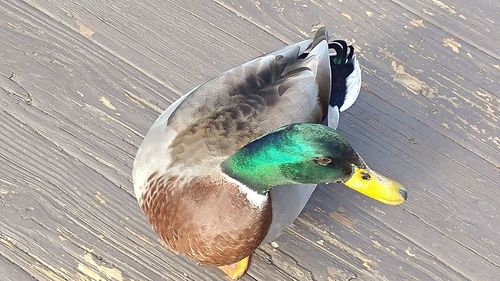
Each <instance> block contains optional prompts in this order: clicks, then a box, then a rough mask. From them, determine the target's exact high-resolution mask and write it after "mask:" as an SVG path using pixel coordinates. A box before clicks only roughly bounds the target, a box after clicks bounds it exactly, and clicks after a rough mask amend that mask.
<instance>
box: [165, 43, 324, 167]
mask: <svg viewBox="0 0 500 281" xmlns="http://www.w3.org/2000/svg"><path fill="white" fill-rule="evenodd" d="M310 45H311V41H310V40H308V41H303V42H301V43H297V44H294V45H291V46H289V47H286V48H284V49H282V50H280V51H277V52H274V53H270V54H268V55H265V56H262V57H260V58H256V59H254V60H252V61H250V62H248V63H245V64H243V65H241V66H239V67H236V68H234V69H231V70H229V71H226V72H224V73H223V74H221V75H219V76H217V77H215V78H213V79H211V80H209V81H207V82H206V83H204V84H202V85H201V86H199V87H198V88H197V89H196V90H195V91H193V92H192V93H191V94H190V95H189V96H188V97H186V99H185V100H184V101H183V102H182V103H181V104H180V106H179V107H178V108H177V109H176V110H175V111H174V112H173V113H172V115H171V117H170V118H169V120H168V126H169V127H171V128H173V129H175V131H176V132H178V134H177V137H176V139H175V140H174V141H173V142H172V145H171V148H172V151H171V152H172V154H171V155H172V159H173V161H174V162H175V161H182V162H184V163H196V162H198V161H199V160H200V159H202V158H203V157H221V156H228V155H230V154H232V153H233V152H234V151H236V150H237V149H239V148H241V147H242V146H244V145H245V144H247V143H248V142H250V141H252V140H254V139H256V138H258V137H260V136H262V135H265V134H268V133H270V132H272V131H274V130H275V129H277V128H279V127H281V126H284V125H287V124H290V123H298V122H316V123H318V122H320V121H321V120H322V119H323V117H324V116H325V115H326V112H327V110H328V102H329V95H330V85H331V75H330V65H329V55H328V44H327V43H326V40H323V41H320V42H319V43H318V45H316V46H315V47H314V48H312V50H311V51H310V52H309V53H307V55H306V56H305V57H301V55H302V54H303V52H304V51H305V50H306V49H307V47H308V46H310Z"/></svg>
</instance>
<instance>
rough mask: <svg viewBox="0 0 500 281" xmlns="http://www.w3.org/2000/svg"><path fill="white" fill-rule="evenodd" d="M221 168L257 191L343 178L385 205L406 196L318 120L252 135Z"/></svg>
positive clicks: (334, 180)
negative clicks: (249, 141)
mask: <svg viewBox="0 0 500 281" xmlns="http://www.w3.org/2000/svg"><path fill="white" fill-rule="evenodd" d="M222 171H223V172H224V173H226V174H227V175H228V176H230V177H232V178H234V179H236V180H238V181H239V182H241V183H243V184H245V185H246V186H248V187H250V188H251V189H253V190H255V191H257V192H258V193H261V194H265V193H267V192H268V191H269V190H270V189H271V188H273V187H274V186H278V185H285V184H298V183H302V184H320V183H331V182H343V183H345V184H346V185H347V186H349V187H351V188H353V189H355V190H357V191H359V192H361V193H363V194H365V195H367V196H369V197H372V198H374V199H377V200H379V201H382V202H384V203H387V204H393V205H395V204H400V203H402V202H404V200H405V199H406V191H405V189H404V188H403V187H402V185H401V184H399V183H397V182H395V181H392V180H389V179H387V178H385V177H383V176H382V175H380V174H377V173H376V172H374V171H372V170H371V169H369V168H368V167H367V166H366V164H365V163H364V161H363V160H362V159H361V158H360V157H359V155H358V154H357V153H356V152H355V151H354V149H353V148H352V147H351V145H350V144H349V143H348V142H347V140H346V139H345V138H344V137H343V136H341V135H340V134H339V133H338V132H337V131H336V130H334V129H332V128H329V127H327V126H324V125H321V124H310V123H299V124H291V125H288V126H285V127H282V128H280V129H278V130H276V131H274V132H272V133H270V134H268V135H265V136H263V137H261V138H259V139H256V140H254V141H253V142H251V143H249V144H247V145H246V146H244V147H243V148H241V149H239V150H238V151H236V152H235V153H234V154H233V155H231V156H230V157H229V158H228V159H226V161H224V162H223V163H222Z"/></svg>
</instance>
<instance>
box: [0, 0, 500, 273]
mask: <svg viewBox="0 0 500 281" xmlns="http://www.w3.org/2000/svg"><path fill="white" fill-rule="evenodd" d="M490 4H491V5H490ZM488 5H490V6H491V7H493V6H494V5H498V4H496V2H495V1H493V2H492V3H489V2H488V3H486V2H485V3H480V4H478V5H472V4H470V3H468V2H465V1H460V2H458V3H457V2H456V1H455V3H454V5H451V4H450V3H447V2H445V1H425V0H420V1H417V2H415V3H414V2H411V3H410V2H408V1H396V0H394V1H372V0H363V1H359V2H356V3H354V2H352V1H339V2H330V1H278V2H264V1H241V2H238V4H235V3H233V2H230V1H222V0H216V1H213V2H210V3H205V2H203V1H192V3H191V4H190V5H189V7H187V6H185V5H183V4H182V2H180V1H150V2H148V3H143V2H140V3H115V2H112V3H108V2H105V1H98V0H94V1H80V2H78V3H74V1H34V0H29V1H15V2H9V3H3V4H2V5H0V9H1V12H0V24H1V25H0V26H2V28H0V38H2V40H1V42H0V50H1V51H0V52H1V56H2V58H3V59H2V60H1V61H0V87H1V88H2V90H3V91H0V115H1V116H0V119H1V120H2V122H0V127H1V130H2V132H5V133H3V134H2V135H1V136H0V142H1V143H2V145H0V166H1V167H6V169H0V203H1V205H0V213H1V214H2V216H1V218H0V242H1V243H0V265H1V266H0V268H2V269H1V270H0V271H1V273H5V274H6V275H5V276H11V277H9V278H11V280H28V279H30V278H35V279H42V280H75V279H78V278H80V279H82V280H97V279H99V278H101V279H105V280H129V279H131V280H159V279H167V280H172V279H174V280H219V279H220V276H221V275H220V274H219V272H217V271H216V270H213V269H204V268H200V267H198V266H196V265H194V264H192V263H191V262H189V261H187V260H186V259H184V258H182V257H180V256H175V255H173V254H172V253H169V252H168V251H167V250H165V249H164V248H162V246H161V245H160V243H159V242H158V240H157V238H156V236H155V234H154V233H153V232H152V231H151V230H150V227H149V226H148V225H147V223H146V222H145V220H144V217H143V216H142V214H141V212H140V210H139V208H137V203H136V202H135V199H134V198H133V195H132V188H131V180H130V170H131V164H132V160H133V156H134V154H135V151H136V149H137V146H138V145H139V144H140V141H141V139H142V137H143V135H144V134H145V132H146V131H147V129H148V128H149V126H150V124H151V123H152V122H153V120H154V119H155V118H156V116H157V115H158V114H159V112H161V111H162V109H164V108H166V107H167V106H168V104H170V102H172V101H173V100H174V99H175V98H176V97H178V96H179V95H180V94H182V93H184V92H186V91H188V90H189V89H191V88H192V87H193V86H195V85H196V84H198V83H200V82H201V81H203V80H205V79H207V78H209V77H210V76H213V75H215V74H216V73H219V72H220V71H222V70H224V69H227V68H229V67H231V66H235V65H238V64H240V63H242V62H244V61H246V60H248V59H250V58H252V57H254V56H257V55H259V54H262V53H263V52H266V51H270V50H273V49H275V48H279V47H281V46H283V45H284V44H285V43H291V42H295V41H298V40H301V39H302V38H305V37H306V36H310V35H311V34H312V32H313V30H314V29H316V28H317V27H318V26H319V25H321V24H324V25H326V26H328V27H329V28H330V30H332V31H334V32H335V34H337V35H338V36H340V37H347V38H348V39H350V40H352V41H353V42H355V44H356V46H357V48H358V49H359V51H360V60H361V63H362V66H363V71H364V85H363V91H362V95H361V97H360V99H359V101H358V102H357V103H356V104H355V105H354V106H353V108H351V109H350V110H349V111H348V112H346V113H345V114H343V118H342V120H341V126H340V130H341V131H342V132H343V133H345V134H346V135H347V136H348V138H349V139H350V140H351V142H352V143H353V145H354V146H355V147H356V149H357V150H358V151H359V152H360V153H361V154H362V155H363V156H364V158H365V160H367V161H368V163H371V166H372V167H373V168H376V169H377V170H380V171H381V172H383V173H386V174H388V175H390V176H392V177H395V178H398V179H400V180H401V181H403V182H404V183H406V184H407V185H408V186H409V187H410V200H409V201H408V202H407V204H405V205H404V206H403V207H401V208H392V207H388V206H382V205H380V204H378V203H375V202H373V201H370V200H368V199H366V198H363V197H361V196H360V195H358V194H355V193H354V192H351V191H349V190H347V189H345V188H342V187H340V186H337V185H334V186H324V187H321V188H320V189H319V190H318V191H317V192H316V193H315V194H314V196H313V198H312V200H311V202H310V203H309V204H308V206H307V209H306V210H305V211H304V213H303V214H302V215H301V217H300V219H299V220H298V221H297V222H296V223H295V225H294V226H293V227H292V228H290V229H289V230H288V231H287V232H286V233H285V234H284V235H283V236H282V237H280V238H279V239H278V240H277V243H278V245H279V247H278V248H277V249H275V248H273V247H271V246H264V247H262V248H261V249H259V250H258V251H257V252H256V255H255V257H254V259H253V265H254V266H253V267H252V268H251V269H250V272H249V275H247V276H246V277H245V280H351V279H357V280H402V279H404V280H468V279H472V280H492V279H494V278H496V272H498V270H500V266H499V265H500V256H499V254H498V253H499V252H500V246H499V243H500V240H499V237H498V235H497V233H498V231H499V230H500V229H499V226H498V224H495V223H494V222H495V221H496V220H498V214H497V210H498V206H500V197H499V196H498V195H497V192H496V188H497V182H498V180H499V179H500V176H499V174H498V166H499V162H500V161H499V157H498V155H499V154H498V152H499V140H498V126H497V123H498V111H497V110H498V108H500V107H499V103H500V100H499V98H498V93H497V91H496V90H497V89H498V82H497V80H498V72H499V68H498V65H499V61H498V54H497V53H496V48H495V47H496V46H497V45H498V35H496V34H495V33H494V32H493V31H494V30H495V29H494V23H492V22H491V21H493V20H494V18H495V17H494V16H495V14H494V13H493V12H492V11H493V10H492V9H488V8H487V7H490V6H488ZM450 9H451V10H453V11H455V13H452V12H451V10H450ZM464 18H465V20H464ZM477 42H481V44H478V43H477ZM61 257H63V258H61ZM478 268H480V269H481V270H478Z"/></svg>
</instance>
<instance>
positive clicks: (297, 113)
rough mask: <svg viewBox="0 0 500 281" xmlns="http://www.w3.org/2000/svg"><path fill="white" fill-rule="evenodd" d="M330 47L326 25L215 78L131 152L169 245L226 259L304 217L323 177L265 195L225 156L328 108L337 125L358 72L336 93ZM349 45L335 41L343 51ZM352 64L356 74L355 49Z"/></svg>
mask: <svg viewBox="0 0 500 281" xmlns="http://www.w3.org/2000/svg"><path fill="white" fill-rule="evenodd" d="M335 48H338V46H336V47H335ZM344 49H346V48H344ZM331 50H332V48H331V45H330V47H329V42H328V39H327V35H326V31H325V30H324V29H321V30H319V31H318V33H317V34H316V37H315V38H314V39H312V40H306V41H303V42H300V43H297V44H294V45H291V46H288V47H285V48H283V49H281V50H279V51H276V52H273V53H270V54H266V55H264V56H262V57H259V58H256V59H254V60H251V61H249V62H247V63H245V64H243V65H241V66H238V67H236V68H233V69H231V70H228V71H226V72H224V73H222V74H220V75H219V76H217V77H215V78H212V79H211V80H208V81H207V82H205V83H204V84H202V85H200V86H198V87H197V88H195V89H194V90H192V91H191V92H190V93H188V94H186V95H184V96H183V97H181V98H180V99H178V100H177V101H176V102H174V103H173V104H172V105H171V106H170V107H169V108H167V110H166V111H165V112H164V113H163V114H162V115H161V116H160V117H159V118H158V119H157V120H156V122H155V123H154V124H153V125H152V127H151V129H150V130H149V132H148V134H147V135H146V137H145V139H144V141H143V143H142V144H141V146H140V148H139V150H138V152H137V156H136V158H135V160H134V168H133V180H134V191H135V195H136V197H137V200H138V201H139V205H140V206H141V208H142V209H143V211H144V212H145V214H146V217H147V219H148V221H149V222H150V223H151V224H152V226H153V228H154V230H155V231H156V232H157V233H158V234H159V235H160V237H161V238H162V239H163V240H164V241H165V243H166V244H167V245H168V247H170V248H171V249H172V250H174V251H176V252H180V253H182V254H184V255H187V256H189V257H190V258H192V259H193V260H195V261H196V262H198V263H200V264H203V265H211V266H223V265H228V264H232V263H236V262H238V261H240V260H242V259H244V258H245V257H248V256H250V255H251V254H252V252H253V251H254V250H255V249H256V248H257V247H258V246H259V245H260V244H261V243H263V241H272V240H273V239H275V238H276V237H277V236H278V235H279V234H280V233H281V232H282V230H283V229H284V228H285V227H287V226H288V225H289V224H291V223H292V222H293V220H294V219H295V218H296V217H297V216H298V215H299V213H300V212H301V210H302V209H303V207H304V206H305V204H306V203H307V201H308V199H309V197H310V196H311V194H312V192H313V191H314V189H315V187H316V184H298V183H297V184H292V185H290V184H287V185H283V186H278V187H276V188H273V189H272V190H271V191H270V192H266V193H261V192H257V191H255V190H254V189H252V188H249V187H248V186H246V185H245V184H242V183H241V182H240V181H238V180H235V179H234V178H232V177H230V176H228V175H227V174H226V173H224V172H223V170H222V168H221V164H222V163H223V162H224V161H225V160H226V159H227V158H228V157H230V156H231V155H233V154H234V153H235V152H236V151H238V150H239V149H241V148H242V147H244V146H245V145H247V144H249V143H251V142H252V141H254V140H256V139H258V138H260V137H262V136H265V135H268V134H270V133H271V132H273V131H275V130H276V129H278V128H280V127H282V126H286V125H289V124H292V123H321V122H322V121H323V120H325V118H327V116H328V113H329V112H330V113H331V114H332V115H334V116H335V117H334V118H331V117H330V119H329V123H330V124H331V125H332V126H334V127H336V124H337V121H338V112H339V109H340V108H342V106H343V105H344V104H346V102H347V103H351V104H352V102H354V100H355V99H356V97H357V94H358V92H359V85H360V77H354V78H353V77H351V85H350V86H349V83H348V81H347V80H346V79H344V80H345V81H346V82H345V83H346V85H342V87H340V88H341V89H343V90H342V91H343V92H341V93H335V92H334V91H335V89H338V88H339V87H337V86H335V85H332V82H333V81H337V80H339V79H336V78H335V73H332V68H333V67H332V64H333V62H332V54H330V52H331ZM342 51H343V50H340V51H339V50H337V49H336V54H337V57H338V56H339V52H342ZM344 56H345V55H344ZM344 62H347V59H345V60H344ZM349 63H350V64H352V65H356V67H357V68H356V69H355V68H353V69H352V70H351V73H354V74H355V75H358V76H359V65H357V61H355V57H354V60H353V59H352V54H351V58H350V62H349ZM339 73H340V72H339ZM347 74H348V75H347V76H349V74H350V73H347ZM342 75H344V76H345V74H342ZM353 79H354V80H353ZM353 81H354V82H353ZM358 84H359V85H358ZM349 87H351V88H350V89H349ZM353 89H354V90H353ZM349 90H350V91H351V92H350V93H349ZM333 95H335V97H334V98H332V96H333ZM338 95H344V97H341V98H339V97H337V96H338ZM353 96H355V97H353ZM331 100H335V101H338V100H340V101H341V102H342V104H331ZM348 106H350V104H348ZM348 106H347V107H348ZM347 107H346V108H347ZM346 108H344V109H346Z"/></svg>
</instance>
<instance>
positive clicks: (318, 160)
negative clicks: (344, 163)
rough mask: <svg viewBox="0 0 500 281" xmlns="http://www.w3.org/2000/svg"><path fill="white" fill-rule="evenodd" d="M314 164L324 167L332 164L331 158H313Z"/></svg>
mask: <svg viewBox="0 0 500 281" xmlns="http://www.w3.org/2000/svg"><path fill="white" fill-rule="evenodd" d="M314 162H316V163H317V164H318V165H321V166H326V165H328V164H330V163H332V158H330V157H328V156H321V157H316V158H314Z"/></svg>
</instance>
